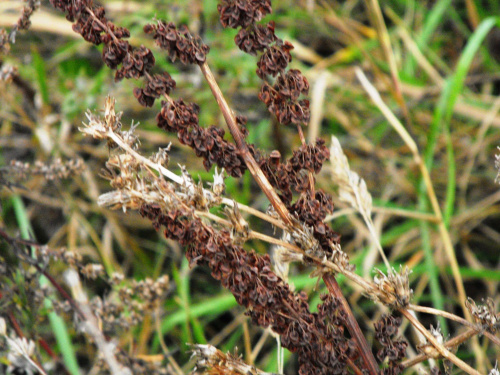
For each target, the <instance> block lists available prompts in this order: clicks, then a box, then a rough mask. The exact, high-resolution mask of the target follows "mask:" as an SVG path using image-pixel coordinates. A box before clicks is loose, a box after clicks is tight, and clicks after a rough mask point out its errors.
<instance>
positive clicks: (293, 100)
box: [259, 69, 310, 125]
mask: <svg viewBox="0 0 500 375" xmlns="http://www.w3.org/2000/svg"><path fill="white" fill-rule="evenodd" d="M308 92H309V82H307V79H306V78H305V77H304V76H303V75H302V73H301V72H300V71H299V70H296V69H291V70H289V71H288V72H287V73H286V74H281V75H279V76H278V78H277V79H276V82H275V83H274V85H273V86H271V85H270V84H268V83H267V82H266V83H264V85H263V86H262V88H261V90H260V93H259V99H260V100H261V101H263V102H264V104H265V105H266V106H267V108H268V109H269V111H270V112H271V113H274V114H275V115H276V117H277V119H278V121H279V122H280V123H281V124H296V125H300V124H303V123H307V121H309V117H310V111H309V100H307V99H302V100H298V98H299V96H300V95H301V94H307V93H308ZM306 119H307V121H306Z"/></svg>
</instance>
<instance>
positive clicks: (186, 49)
mask: <svg viewBox="0 0 500 375" xmlns="http://www.w3.org/2000/svg"><path fill="white" fill-rule="evenodd" d="M144 32H145V33H146V34H153V38H154V39H155V40H156V44H157V45H158V46H159V47H160V48H161V49H164V50H166V51H168V57H169V58H170V60H172V62H174V61H175V60H177V59H179V60H180V61H181V62H182V63H183V64H203V63H204V62H205V60H206V57H207V53H208V51H209V50H210V48H209V47H208V46H207V45H206V44H204V43H203V42H202V41H201V38H200V37H199V36H196V37H193V36H192V35H191V33H190V32H189V30H188V28H187V27H186V26H185V25H182V26H181V27H179V29H177V26H175V24H174V23H173V22H168V23H165V22H163V21H158V22H157V24H156V25H154V24H148V25H146V26H144Z"/></svg>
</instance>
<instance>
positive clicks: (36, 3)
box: [16, 0, 40, 30]
mask: <svg viewBox="0 0 500 375" xmlns="http://www.w3.org/2000/svg"><path fill="white" fill-rule="evenodd" d="M39 7H40V0H27V1H26V5H25V6H24V7H23V12H22V14H21V17H20V18H19V20H18V21H17V25H16V26H17V29H18V30H27V29H28V28H29V27H30V26H31V21H30V17H31V16H32V15H33V13H34V12H35V10H37V9H38V8H39Z"/></svg>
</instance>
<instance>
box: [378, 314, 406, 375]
mask: <svg viewBox="0 0 500 375" xmlns="http://www.w3.org/2000/svg"><path fill="white" fill-rule="evenodd" d="M401 322H402V319H401V318H399V317H395V316H393V315H383V316H382V318H380V320H379V321H378V322H376V323H375V324H374V326H375V338H376V339H377V341H378V342H379V343H380V344H381V345H382V348H381V349H380V350H379V351H378V353H377V358H378V360H379V361H380V362H381V363H382V362H384V360H385V359H386V358H387V359H388V360H389V363H388V367H387V368H385V369H383V370H382V372H381V374H382V375H398V374H401V373H402V372H403V370H404V368H403V366H401V364H400V361H401V360H402V359H403V358H405V356H406V348H407V347H408V343H407V342H406V341H404V340H397V339H396V336H397V334H398V328H399V326H400V325H401Z"/></svg>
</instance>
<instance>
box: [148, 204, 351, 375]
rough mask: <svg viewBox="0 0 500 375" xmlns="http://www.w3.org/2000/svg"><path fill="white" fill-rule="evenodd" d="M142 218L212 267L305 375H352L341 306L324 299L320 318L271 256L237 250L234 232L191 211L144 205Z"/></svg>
mask: <svg viewBox="0 0 500 375" xmlns="http://www.w3.org/2000/svg"><path fill="white" fill-rule="evenodd" d="M141 214H142V215H143V216H145V217H147V218H148V219H149V220H151V221H152V222H153V223H154V226H155V227H156V228H157V229H159V228H164V233H165V236H166V237H167V238H170V239H173V240H176V241H178V242H179V243H180V244H181V245H183V246H187V258H188V259H189V261H190V264H191V265H195V264H199V265H204V266H208V267H209V268H210V270H211V272H212V276H213V277H214V278H215V279H217V280H219V281H220V282H221V284H222V286H224V287H225V288H226V289H228V290H229V291H231V293H232V294H233V295H234V297H235V298H236V301H237V302H238V304H240V305H242V306H244V307H245V308H247V309H248V311H247V314H248V315H249V316H250V317H251V319H252V321H253V322H254V323H256V324H258V325H260V326H262V327H271V328H272V329H273V331H275V332H276V333H278V334H280V335H281V341H282V344H283V346H284V347H286V348H288V349H289V350H290V351H292V352H297V353H298V355H299V364H300V372H299V373H300V374H331V373H332V372H331V371H332V369H334V370H335V371H334V372H333V373H347V367H346V363H347V361H348V360H349V361H353V362H355V361H356V359H357V356H358V353H357V352H356V350H355V349H353V345H351V343H350V342H349V340H348V339H347V338H346V337H345V335H344V327H345V315H344V314H345V313H344V312H343V310H342V309H341V308H340V305H339V303H338V301H337V300H336V299H334V298H332V297H331V296H323V297H322V301H323V303H322V304H321V305H319V306H318V313H311V312H310V310H309V305H308V303H307V297H306V295H305V294H304V293H299V294H297V293H294V292H292V291H291V290H290V287H289V285H288V284H286V283H285V282H283V280H281V279H280V278H279V277H278V276H277V275H276V274H275V273H274V272H273V271H272V264H271V260H270V257H269V255H267V254H266V255H264V256H262V255H259V254H257V253H255V252H254V251H251V252H247V251H245V250H244V249H243V248H242V247H241V246H239V245H236V244H235V243H234V241H233V239H232V238H231V233H230V232H229V231H226V230H216V229H215V228H213V227H211V226H209V225H207V224H205V223H203V222H202V221H201V220H200V219H199V218H197V217H195V216H193V214H192V213H191V212H190V211H188V210H183V209H177V210H174V211H171V212H163V211H162V210H161V209H160V208H159V206H154V205H143V206H142V207H141Z"/></svg>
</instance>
